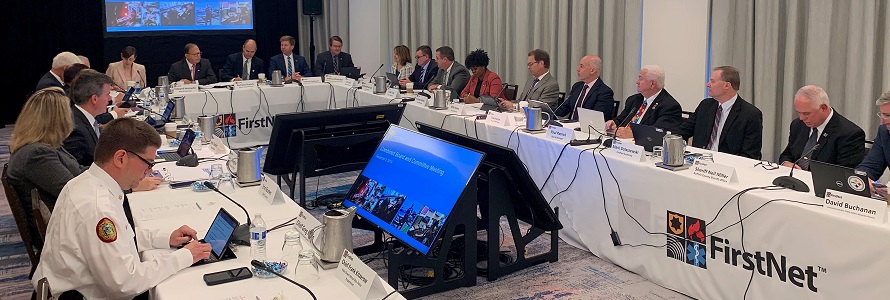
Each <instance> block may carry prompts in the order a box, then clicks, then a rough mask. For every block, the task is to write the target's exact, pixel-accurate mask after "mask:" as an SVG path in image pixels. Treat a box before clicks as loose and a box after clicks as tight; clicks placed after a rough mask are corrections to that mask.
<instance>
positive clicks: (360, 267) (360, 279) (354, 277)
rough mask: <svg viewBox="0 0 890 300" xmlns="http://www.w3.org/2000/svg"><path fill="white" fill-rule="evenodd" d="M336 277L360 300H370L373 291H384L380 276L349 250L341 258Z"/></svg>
mask: <svg viewBox="0 0 890 300" xmlns="http://www.w3.org/2000/svg"><path fill="white" fill-rule="evenodd" d="M334 277H336V278H337V280H338V281H340V283H342V284H343V285H344V286H346V288H347V289H349V291H351V292H352V293H353V294H354V295H355V296H356V297H358V298H359V299H368V296H369V292H370V291H371V289H374V290H375V291H376V290H381V291H383V290H384V285H383V282H381V281H380V276H377V273H376V272H374V270H373V269H371V267H368V265H366V264H365V263H364V262H362V260H361V259H360V258H358V257H357V256H355V254H352V252H349V250H348V249H346V250H343V257H341V258H340V265H339V266H337V272H336V273H335V274H334ZM375 299H378V298H375Z"/></svg>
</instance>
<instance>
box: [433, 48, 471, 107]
mask: <svg viewBox="0 0 890 300" xmlns="http://www.w3.org/2000/svg"><path fill="white" fill-rule="evenodd" d="M436 65H438V66H439V73H438V74H436V78H433V81H431V82H430V84H429V85H427V87H426V89H427V90H430V91H432V90H435V89H438V88H439V87H442V88H443V89H446V90H449V91H451V99H452V100H454V99H460V92H461V91H463V90H464V87H466V86H467V82H469V81H470V70H468V69H467V68H466V67H464V66H463V65H461V64H460V63H459V62H456V61H454V49H451V47H448V46H442V47H439V48H438V49H436Z"/></svg>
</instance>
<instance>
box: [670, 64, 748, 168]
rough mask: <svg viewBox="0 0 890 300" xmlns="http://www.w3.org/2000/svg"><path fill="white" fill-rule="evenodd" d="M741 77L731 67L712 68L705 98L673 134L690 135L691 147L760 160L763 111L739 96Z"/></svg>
mask: <svg viewBox="0 0 890 300" xmlns="http://www.w3.org/2000/svg"><path fill="white" fill-rule="evenodd" d="M740 84H741V77H740V76H739V70H738V69H736V68H734V67H731V66H721V67H716V68H714V71H712V72H711V79H710V80H709V81H708V84H707V86H708V95H709V96H711V98H707V99H704V100H702V101H701V102H699V104H698V107H697V108H696V109H695V113H693V114H692V115H690V116H689V119H687V120H686V121H685V122H683V124H681V125H680V128H679V129H678V130H677V132H676V133H677V134H679V135H681V136H682V137H683V139H684V140H685V139H689V137H692V146H693V147H697V148H702V149H709V150H712V151H719V152H723V153H728V154H732V155H738V156H744V157H747V158H753V159H758V160H759V159H760V157H761V153H760V148H761V146H762V145H763V113H761V112H760V109H758V108H757V107H755V106H754V105H751V104H750V103H748V102H747V101H745V99H742V97H739V94H738V91H739V85H740Z"/></svg>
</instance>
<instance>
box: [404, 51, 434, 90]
mask: <svg viewBox="0 0 890 300" xmlns="http://www.w3.org/2000/svg"><path fill="white" fill-rule="evenodd" d="M414 58H416V59H417V66H416V67H414V72H413V73H411V76H408V78H407V79H402V80H399V85H401V86H405V85H406V84H408V83H409V82H411V83H414V89H415V90H425V89H426V87H427V85H429V84H430V82H431V81H433V78H436V74H439V66H437V65H436V61H435V60H432V58H433V50H432V49H431V48H430V46H427V45H423V46H420V47H417V51H415V52H414Z"/></svg>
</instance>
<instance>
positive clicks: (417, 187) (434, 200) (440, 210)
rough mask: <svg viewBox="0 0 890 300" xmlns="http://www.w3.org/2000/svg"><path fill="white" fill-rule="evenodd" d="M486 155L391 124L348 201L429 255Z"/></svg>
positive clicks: (401, 239)
mask: <svg viewBox="0 0 890 300" xmlns="http://www.w3.org/2000/svg"><path fill="white" fill-rule="evenodd" d="M483 156H484V154H483V153H481V152H478V151H474V150H470V149H467V148H464V147H461V146H458V145H455V144H452V143H449V142H446V141H443V140H440V139H436V138H433V137H430V136H427V135H424V134H421V133H417V132H414V131H410V130H407V129H404V128H402V127H398V126H390V127H389V130H387V132H386V134H385V135H384V138H383V140H382V141H381V142H380V145H379V146H377V150H376V151H375V152H374V155H373V156H372V157H371V161H369V162H368V164H367V165H366V166H365V169H364V170H363V171H362V173H361V174H360V175H359V177H358V178H357V179H356V181H355V184H353V186H352V188H351V189H350V190H349V193H347V194H346V199H345V200H344V202H343V204H344V205H346V206H347V207H349V206H356V207H357V208H358V210H357V212H358V214H359V215H361V216H362V217H364V218H365V219H367V220H368V221H370V222H371V223H373V224H375V225H377V226H379V227H380V228H381V229H383V230H384V231H386V232H388V233H389V234H391V235H392V236H394V237H396V238H398V239H399V240H400V241H402V242H403V243H405V244H406V245H408V246H409V247H411V248H413V249H415V250H417V251H420V252H421V253H423V254H427V253H428V252H429V250H430V247H431V246H432V245H433V243H434V242H435V241H436V239H437V238H438V237H439V233H440V232H441V231H442V228H443V227H444V225H445V222H446V220H447V219H448V215H449V214H450V213H451V211H452V210H453V209H454V206H455V204H456V203H457V200H458V199H459V198H460V195H461V193H463V191H464V188H466V186H467V183H469V181H470V179H471V178H472V176H473V174H474V173H475V172H476V169H477V168H478V167H479V163H480V162H481V161H482V158H483Z"/></svg>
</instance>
